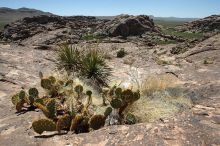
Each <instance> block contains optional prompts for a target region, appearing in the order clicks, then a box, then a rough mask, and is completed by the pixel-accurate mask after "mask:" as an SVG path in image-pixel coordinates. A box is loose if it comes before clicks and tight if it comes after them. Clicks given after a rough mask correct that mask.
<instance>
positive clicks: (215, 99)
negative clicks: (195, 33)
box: [0, 35, 220, 146]
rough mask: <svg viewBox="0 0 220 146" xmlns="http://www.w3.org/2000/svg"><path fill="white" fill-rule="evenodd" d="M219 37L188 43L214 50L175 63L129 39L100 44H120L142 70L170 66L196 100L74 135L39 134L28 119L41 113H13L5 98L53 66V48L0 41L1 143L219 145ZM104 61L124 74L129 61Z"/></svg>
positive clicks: (36, 80)
mask: <svg viewBox="0 0 220 146" xmlns="http://www.w3.org/2000/svg"><path fill="white" fill-rule="evenodd" d="M219 38H220V35H216V36H214V37H212V38H210V39H208V40H206V41H204V42H202V43H199V44H198V45H197V46H196V47H194V48H193V49H192V51H193V52H194V51H195V50H198V51H199V50H202V49H203V48H206V47H209V44H212V47H213V48H216V50H214V51H213V50H208V51H206V52H198V53H196V54H193V55H190V56H188V57H187V56H184V57H186V59H187V60H191V61H186V60H185V59H182V58H180V60H177V61H178V62H180V65H178V66H175V65H165V66H161V65H157V64H156V63H155V62H153V59H151V57H152V56H153V54H152V53H151V50H148V49H146V48H141V47H140V46H137V45H135V44H133V43H123V44H122V43H120V44H117V43H109V44H106V43H104V44H100V46H99V47H100V48H102V49H103V50H105V51H107V52H114V51H115V50H116V49H117V48H121V47H124V48H125V49H126V51H128V55H127V56H126V57H125V59H126V58H127V59H129V60H133V59H134V60H136V61H135V63H134V65H135V66H136V67H138V70H139V71H141V72H142V73H145V74H152V73H161V72H165V71H172V72H175V73H176V74H178V77H179V78H180V79H181V80H182V81H184V82H185V84H184V86H185V87H186V88H189V89H190V91H191V93H190V94H189V97H190V98H192V99H194V104H195V105H194V106H193V108H192V109H190V110H189V111H183V112H180V113H179V114H178V115H173V116H172V117H168V118H162V119H159V120H158V121H156V122H153V123H141V124H137V125H132V126H127V125H121V126H112V127H105V128H102V129H100V130H97V131H93V132H91V133H85V134H78V135H75V134H72V133H68V134H67V135H56V134H54V133H44V135H43V136H38V135H37V134H36V133H34V132H33V129H32V128H31V123H32V121H33V120H34V119H37V118H38V117H39V116H41V115H42V113H39V112H34V111H32V112H27V113H24V114H16V113H15V110H14V108H13V107H12V104H11V102H10V96H11V95H12V94H14V93H15V92H16V91H18V90H19V89H20V88H21V86H23V87H24V88H25V89H27V88H29V87H33V86H36V87H38V86H39V85H38V84H39V78H38V71H39V70H43V71H44V72H50V71H51V70H52V69H53V68H54V63H53V59H54V55H53V50H39V49H33V47H25V46H17V45H13V44H11V45H0V68H1V70H0V111H1V112H0V145H2V146H5V145H19V146H20V145H22V146H35V145H42V146H56V145H57V146H58V145H59V146H65V145H95V146H97V145H100V146H104V145H106V146H108V145H124V146H128V145H132V146H133V145H164V146H165V145H192V146H194V145H220V139H219V137H220V123H219V120H220V96H219V95H220V90H219V88H220V68H219V65H220V60H219V55H218V54H219V52H220V47H219V46H220V45H219V44H220V41H219ZM115 48H116V49H115ZM155 49H156V48H155ZM152 51H153V50H152ZM189 53H191V52H189ZM168 57H169V56H168ZM206 58H214V63H213V64H209V65H205V64H203V61H204V59H206ZM174 63H175V60H173V64H174ZM109 64H110V65H112V66H113V67H114V74H113V75H114V76H115V77H118V78H126V76H128V75H127V74H128V72H129V65H125V64H124V63H123V60H122V59H118V58H112V59H111V60H110V61H109ZM39 89H40V88H39Z"/></svg>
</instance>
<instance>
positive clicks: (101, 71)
mask: <svg viewBox="0 0 220 146" xmlns="http://www.w3.org/2000/svg"><path fill="white" fill-rule="evenodd" d="M57 66H58V68H59V69H65V70H66V71H67V72H68V73H75V75H76V76H78V77H82V78H86V79H91V81H92V82H94V83H95V84H96V85H97V86H98V87H99V88H101V87H102V86H107V81H108V77H109V75H110V74H111V69H110V68H109V67H108V66H107V64H106V61H105V58H104V54H102V53H101V52H100V51H98V50H96V49H89V50H79V49H77V48H76V47H72V46H69V45H67V44H64V45H61V47H60V50H58V51H57Z"/></svg>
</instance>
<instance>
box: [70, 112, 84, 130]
mask: <svg viewBox="0 0 220 146" xmlns="http://www.w3.org/2000/svg"><path fill="white" fill-rule="evenodd" d="M82 121H83V116H82V115H81V114H77V115H76V116H75V117H74V118H73V119H72V121H71V127H70V131H75V130H76V129H77V126H79V124H80V123H81V122H82Z"/></svg>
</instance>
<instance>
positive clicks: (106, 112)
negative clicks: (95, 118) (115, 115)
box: [104, 107, 112, 117]
mask: <svg viewBox="0 0 220 146" xmlns="http://www.w3.org/2000/svg"><path fill="white" fill-rule="evenodd" d="M111 112H112V108H111V107H107V108H106V110H105V112H104V115H105V117H108V116H109V115H110V114H111Z"/></svg>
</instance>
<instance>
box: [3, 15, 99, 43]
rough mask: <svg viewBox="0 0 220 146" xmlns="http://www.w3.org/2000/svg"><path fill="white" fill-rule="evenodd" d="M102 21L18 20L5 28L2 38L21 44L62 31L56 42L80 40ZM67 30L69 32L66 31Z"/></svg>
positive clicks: (56, 17)
mask: <svg viewBox="0 0 220 146" xmlns="http://www.w3.org/2000/svg"><path fill="white" fill-rule="evenodd" d="M100 22H102V20H97V19H96V18H95V17H84V16H75V17H61V16H47V15H41V16H35V17H30V18H29V17H26V18H24V19H22V20H18V21H16V22H14V23H11V24H8V25H6V26H5V29H4V30H3V31H2V33H1V35H0V38H1V39H2V40H5V41H13V42H15V41H17V42H20V41H22V40H24V39H26V38H30V37H32V36H34V35H36V34H40V33H43V34H44V35H46V34H48V32H52V31H57V30H60V29H63V30H61V31H62V35H55V36H54V37H55V40H54V42H56V41H59V39H60V40H64V39H66V40H67V39H68V38H71V35H77V36H78V38H79V37H80V35H82V34H83V33H85V32H88V30H89V28H92V27H95V26H97V25H98V23H100ZM66 29H67V30H66Z"/></svg>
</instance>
